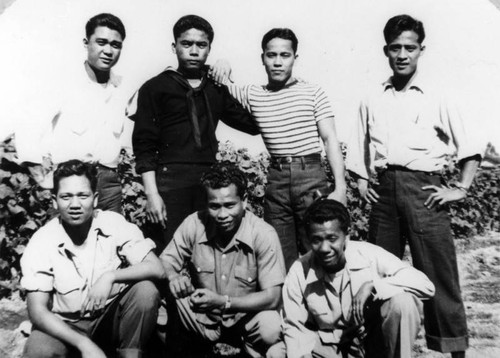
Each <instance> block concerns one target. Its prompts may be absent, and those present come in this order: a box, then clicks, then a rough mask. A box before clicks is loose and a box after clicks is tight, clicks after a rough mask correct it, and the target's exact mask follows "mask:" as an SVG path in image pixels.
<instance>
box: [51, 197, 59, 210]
mask: <svg viewBox="0 0 500 358" xmlns="http://www.w3.org/2000/svg"><path fill="white" fill-rule="evenodd" d="M52 206H53V207H54V209H56V210H57V208H58V205H57V200H56V195H55V194H52Z"/></svg>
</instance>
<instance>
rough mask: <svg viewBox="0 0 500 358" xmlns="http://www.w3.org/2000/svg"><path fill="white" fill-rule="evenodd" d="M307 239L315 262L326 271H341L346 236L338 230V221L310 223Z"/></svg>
mask: <svg viewBox="0 0 500 358" xmlns="http://www.w3.org/2000/svg"><path fill="white" fill-rule="evenodd" d="M308 238H309V241H310V243H311V248H312V251H313V253H314V256H315V258H316V260H317V262H318V263H319V264H320V265H321V266H322V267H323V268H324V269H325V270H326V271H328V272H336V271H339V270H340V269H342V267H343V266H344V262H345V254H344V250H345V247H346V240H347V236H346V234H345V233H344V232H343V231H342V230H341V229H340V227H339V221H338V220H332V221H326V222H324V223H321V224H318V223H311V224H310V226H309V232H308Z"/></svg>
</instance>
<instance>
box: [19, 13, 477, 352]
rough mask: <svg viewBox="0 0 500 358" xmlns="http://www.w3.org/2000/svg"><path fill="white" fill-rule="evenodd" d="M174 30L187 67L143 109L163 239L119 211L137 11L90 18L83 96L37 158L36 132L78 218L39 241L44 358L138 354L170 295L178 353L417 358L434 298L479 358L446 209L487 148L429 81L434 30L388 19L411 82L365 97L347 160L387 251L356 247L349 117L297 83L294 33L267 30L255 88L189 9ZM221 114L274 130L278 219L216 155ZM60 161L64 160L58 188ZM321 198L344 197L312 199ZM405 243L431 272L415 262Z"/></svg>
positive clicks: (432, 342)
mask: <svg viewBox="0 0 500 358" xmlns="http://www.w3.org/2000/svg"><path fill="white" fill-rule="evenodd" d="M173 33H174V42H173V44H172V50H173V51H174V53H175V54H176V56H177V59H178V66H177V68H173V67H168V68H167V69H166V70H165V71H164V72H162V73H161V74H159V75H158V76H156V77H154V78H152V79H151V80H149V81H147V82H146V83H145V84H144V85H143V86H142V87H141V88H140V89H139V91H138V92H137V93H136V94H135V95H134V97H133V99H132V100H131V101H130V102H129V104H128V114H129V116H130V118H131V119H132V120H133V121H134V129H133V134H132V144H133V151H134V154H135V156H136V171H137V172H138V173H139V174H141V176H142V180H143V184H144V189H145V194H146V198H147V208H146V211H147V218H148V219H149V222H150V224H151V225H147V226H148V231H147V232H148V236H151V238H152V239H153V240H151V239H146V238H145V237H144V236H143V233H142V232H141V231H140V230H139V229H138V228H137V227H135V226H134V225H133V224H130V223H127V222H126V221H125V219H124V218H122V217H121V216H120V215H119V214H117V213H112V212H110V211H118V212H119V211H120V204H119V203H120V197H121V191H120V186H119V178H118V176H117V171H116V165H117V162H118V155H119V151H120V146H119V144H118V143H119V141H120V137H121V135H122V133H123V131H124V126H125V121H126V119H125V116H124V113H125V104H126V102H127V101H125V100H124V98H121V97H120V96H118V95H115V94H116V92H115V90H116V88H118V87H119V84H120V83H119V80H118V77H116V76H115V75H114V74H113V73H112V72H111V68H112V67H113V66H114V65H115V64H116V62H117V61H118V59H119V56H120V51H121V48H122V45H123V41H124V39H125V28H124V26H123V24H122V22H121V21H120V19H118V18H117V17H115V16H113V15H111V14H100V15H97V16H95V17H93V18H91V19H90V20H89V22H88V23H87V26H86V37H85V39H84V45H85V46H86V48H87V53H88V56H87V60H86V61H85V64H84V66H85V72H86V78H85V81H82V83H80V84H79V85H81V86H82V88H83V91H82V94H81V96H73V97H72V96H71V93H73V92H72V91H68V93H69V95H68V98H66V99H65V101H63V105H62V106H61V107H60V108H59V109H58V110H57V111H56V112H55V113H54V116H53V118H52V119H51V120H50V123H47V126H46V128H44V130H42V131H41V132H39V133H38V134H37V135H38V137H37V138H36V139H37V140H38V143H40V146H37V145H35V146H34V147H35V148H37V149H38V152H36V153H35V152H34V151H33V150H30V149H32V147H33V144H34V143H30V144H31V147H30V146H29V145H25V146H23V144H22V143H23V142H22V140H21V148H20V156H21V159H22V158H23V153H28V154H29V153H31V155H26V156H25V159H26V160H25V161H26V162H28V166H29V168H30V169H31V171H32V172H33V173H34V174H36V175H38V178H39V179H40V178H41V180H40V182H42V183H45V184H46V183H47V182H49V183H50V184H52V185H49V186H53V198H54V205H55V207H56V209H57V211H58V212H59V214H60V215H59V217H57V218H55V219H53V220H52V221H50V222H49V223H48V224H46V225H45V226H44V227H43V228H41V229H40V230H39V231H38V232H36V233H35V234H34V236H33V238H32V239H31V240H30V243H29V244H28V246H27V248H26V251H25V254H24V255H23V258H22V261H21V265H22V270H23V278H22V285H23V286H24V287H25V288H26V290H27V292H28V311H29V314H30V318H31V320H32V322H33V327H34V328H33V332H32V334H31V336H30V338H29V339H28V343H27V345H26V348H25V354H26V356H27V357H52V356H70V355H71V354H73V353H75V352H76V353H78V352H79V354H81V356H82V357H99V356H105V355H113V354H117V355H118V356H123V357H139V356H141V355H142V354H143V352H147V345H148V340H149V339H150V337H151V336H152V332H153V330H154V328H155V324H156V318H157V314H158V307H159V305H160V297H161V296H163V298H164V300H165V301H166V302H167V305H166V306H167V312H168V324H167V333H166V345H167V351H168V353H169V354H171V355H172V356H174V355H178V356H197V355H200V354H204V353H206V352H207V349H208V348H207V346H209V345H210V344H212V343H214V342H218V341H222V342H230V343H232V344H236V345H240V346H241V347H242V349H243V351H244V352H245V353H246V354H247V355H249V356H251V357H260V356H268V357H285V356H288V357H377V356H380V357H410V356H411V351H412V343H413V341H414V339H415V338H416V336H417V333H418V331H419V329H420V325H421V321H422V317H423V314H422V306H423V308H424V310H425V321H424V324H425V330H426V338H427V343H428V346H429V348H431V349H434V350H437V351H441V352H451V353H452V357H455V358H457V357H464V356H465V350H466V349H467V346H468V341H467V327H466V322H465V313H464V307H463V303H462V299H461V296H460V289H459V283H458V273H457V264H456V257H455V249H454V246H453V240H452V237H451V231H450V222H449V218H448V215H447V211H446V204H447V203H449V202H451V201H455V200H460V199H463V198H464V197H465V196H466V194H467V189H468V188H469V187H470V185H471V184H472V181H473V177H474V173H475V170H476V167H477V165H478V163H479V160H480V155H479V153H478V152H477V151H474V149H473V147H472V146H471V145H470V143H469V142H468V139H467V135H466V131H465V129H464V125H463V123H462V120H461V118H460V116H459V113H458V111H457V109H456V108H455V107H454V106H453V105H451V104H450V101H448V100H447V99H445V98H443V93H442V92H441V91H439V90H438V89H436V88H435V87H433V85H432V84H429V83H428V82H426V81H424V79H423V77H422V76H421V75H420V74H419V73H418V71H417V65H418V60H419V57H420V56H421V55H422V54H423V52H424V46H423V45H422V43H423V40H424V37H425V33H424V28H423V25H422V23H421V22H420V21H418V20H415V19H413V18H411V17H410V16H408V15H400V16H396V17H393V18H391V19H390V20H389V21H388V22H387V24H386V27H385V29H384V37H385V40H386V46H385V47H384V52H385V54H386V56H387V58H388V59H389V65H390V67H391V69H392V71H393V76H391V78H390V79H389V80H387V81H386V82H384V84H383V85H382V86H381V87H380V89H379V90H378V91H377V92H376V93H374V94H372V95H370V97H369V98H368V99H367V100H366V101H363V102H362V105H361V109H360V114H359V118H358V120H357V121H356V124H355V127H356V128H355V131H354V133H353V137H352V140H350V141H349V143H348V155H347V168H348V169H349V170H350V171H351V172H352V173H353V174H354V175H355V177H356V179H357V182H358V188H359V192H360V194H361V196H362V197H363V198H364V199H365V200H366V201H367V202H370V203H371V204H372V212H371V218H370V241H371V242H372V243H365V242H353V241H350V240H349V235H348V232H349V226H350V219H349V213H348V211H347V209H346V206H345V205H346V182H345V179H344V164H343V163H344V161H343V157H342V153H341V150H340V146H339V142H338V139H337V135H336V132H335V125H334V114H333V111H332V108H331V106H330V103H329V101H328V98H327V97H326V94H325V93H324V91H323V90H322V89H321V88H320V87H318V86H316V85H313V84H309V83H307V82H305V81H303V80H297V79H296V78H295V77H294V76H293V66H294V62H295V60H296V59H297V48H298V40H297V37H296V36H295V34H294V33H293V31H291V30H290V29H272V30H270V31H269V32H268V33H266V34H265V35H264V37H263V40H262V51H263V53H262V63H263V65H264V67H265V69H266V72H267V75H268V83H267V85H264V86H256V85H251V86H245V87H237V86H235V85H227V86H226V85H224V84H223V85H220V84H217V83H216V82H215V80H214V78H224V77H226V76H227V73H225V72H224V71H225V69H224V68H221V67H227V66H221V67H218V66H215V67H214V68H209V67H208V66H207V65H206V61H207V58H208V55H209V52H210V49H211V45H212V41H213V38H214V32H213V29H212V27H211V25H210V24H209V23H208V22H207V21H206V20H205V19H203V18H201V17H199V16H196V15H187V16H184V17H182V18H181V19H179V20H178V21H177V23H176V24H175V26H174V28H173ZM221 82H224V81H223V80H222V81H221ZM84 96H88V97H86V98H85V105H83V102H82V97H84ZM94 104H95V105H94ZM118 104H122V105H123V107H122V108H119V107H120V106H119V105H118ZM219 120H222V121H224V122H225V123H226V124H228V125H230V126H232V127H234V128H236V129H239V130H242V131H244V132H247V133H250V134H254V135H256V134H259V133H260V134H261V135H262V137H263V139H264V143H265V144H266V147H267V149H268V151H269V153H270V155H271V163H270V167H269V173H268V186H267V189H266V194H265V208H264V210H265V221H264V220H262V219H260V218H258V217H256V216H255V215H254V214H252V213H251V212H250V211H248V210H246V206H247V193H246V189H247V179H246V177H245V175H244V173H242V172H241V171H240V170H239V169H237V168H236V167H235V166H234V165H232V164H227V163H221V164H216V163H215V162H216V159H215V155H216V152H217V148H218V147H217V138H216V136H215V128H216V126H217V123H218V121H219ZM21 139H22V136H21ZM31 139H33V135H32V136H31ZM321 141H322V142H323V143H324V151H325V153H326V156H327V161H328V163H329V165H330V167H331V168H332V172H333V176H334V179H335V186H334V188H333V190H331V189H330V188H329V186H330V185H329V182H328V180H327V177H326V174H325V170H324V168H323V165H322V160H321V153H322V150H323V149H322V146H321ZM454 148H456V149H458V159H459V161H460V163H461V165H462V168H463V169H462V176H461V179H460V181H459V182H457V183H454V185H453V186H447V185H443V184H442V183H441V177H440V175H439V174H440V171H441V169H442V168H443V166H444V165H445V163H446V156H447V155H448V154H450V153H451V152H452V151H453V150H454ZM47 160H49V161H50V160H51V161H53V162H54V163H56V164H59V165H58V166H57V169H56V171H55V172H54V174H53V180H52V178H50V176H49V178H48V179H46V178H45V177H46V176H47V174H49V171H48V170H47V168H46V167H44V165H43V163H44V162H46V161H47ZM375 172H376V173H377V176H378V182H377V184H376V185H373V186H372V185H371V184H370V183H371V178H372V174H373V173H375ZM318 191H319V192H321V193H322V194H326V195H324V196H323V197H320V198H317V199H314V197H315V196H314V194H315V192H318ZM117 203H118V204H117ZM155 233H158V235H155ZM407 240H408V242H409V244H410V248H411V253H412V257H413V265H414V267H411V266H409V265H408V264H406V263H403V262H402V261H401V258H402V256H403V253H404V247H405V243H406V241H407ZM419 270H420V271H419ZM167 286H168V288H169V289H168V290H166V289H165V288H166V287H167ZM159 292H161V294H160V293H159ZM422 300H424V303H422ZM149 353H152V352H149ZM152 355H153V356H154V353H153V354H152Z"/></svg>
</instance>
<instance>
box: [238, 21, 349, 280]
mask: <svg viewBox="0 0 500 358" xmlns="http://www.w3.org/2000/svg"><path fill="white" fill-rule="evenodd" d="M297 44H298V40H297V37H296V36H295V34H294V33H293V31H292V30H290V29H286V28H275V29H272V30H270V31H269V32H268V33H266V34H265V35H264V37H263V39H262V51H263V53H262V62H263V65H264V67H265V68H266V72H267V75H268V83H267V85H265V86H257V85H249V86H245V87H242V88H239V87H236V86H230V92H231V93H232V94H233V96H234V97H235V98H236V99H238V101H239V102H241V103H242V104H243V105H244V106H245V107H246V108H247V109H248V110H250V111H251V113H252V115H253V117H254V118H255V120H256V122H257V125H258V127H259V129H260V132H261V134H262V137H263V139H264V143H265V145H266V147H267V150H268V151H269V154H271V165H270V168H269V173H268V185H267V189H266V201H265V211H264V215H265V219H266V221H267V222H269V223H270V224H271V225H272V226H273V227H274V228H275V229H276V231H277V232H278V235H279V237H280V241H281V246H282V248H283V254H284V256H285V263H286V267H287V270H288V268H289V267H290V266H291V265H292V263H293V262H294V261H295V260H296V259H297V258H298V257H299V255H300V254H304V253H306V252H307V251H308V250H309V248H310V247H309V244H308V242H307V238H306V235H305V231H304V228H303V225H302V217H303V214H304V212H305V209H306V208H307V207H308V206H309V204H310V203H311V202H312V201H313V195H314V193H315V192H317V191H319V192H321V193H325V192H328V191H330V190H329V183H328V180H327V177H326V174H325V170H324V168H323V166H322V164H321V163H322V162H321V152H322V147H321V143H320V142H321V141H320V138H321V139H322V140H323V143H324V148H325V152H326V156H327V159H328V163H329V164H330V167H331V168H332V172H333V175H334V177H335V190H334V191H333V192H332V193H331V194H330V195H329V198H330V199H335V200H338V201H340V202H342V203H344V204H345V203H346V182H345V178H344V162H343V158H342V153H341V150H340V146H339V141H338V139H337V134H336V131H335V123H334V114H333V112H332V108H331V106H330V102H329V101H328V98H327V96H326V94H325V92H324V91H323V90H322V89H321V88H320V87H319V86H317V85H313V84H309V83H304V82H303V81H298V80H297V79H295V78H294V77H293V74H292V71H293V65H294V62H295V60H296V58H297Z"/></svg>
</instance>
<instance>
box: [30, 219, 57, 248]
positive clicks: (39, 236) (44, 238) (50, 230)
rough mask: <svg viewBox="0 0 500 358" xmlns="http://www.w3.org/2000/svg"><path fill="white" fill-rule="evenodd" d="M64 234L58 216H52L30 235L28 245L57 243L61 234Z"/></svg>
mask: <svg viewBox="0 0 500 358" xmlns="http://www.w3.org/2000/svg"><path fill="white" fill-rule="evenodd" d="M63 234H64V230H63V228H62V225H61V223H60V220H59V217H56V218H53V219H52V220H50V221H48V222H47V223H45V225H43V226H42V227H40V228H39V229H38V230H37V231H36V232H35V233H34V234H33V236H32V237H31V239H30V241H29V243H28V245H30V246H35V245H43V246H46V247H48V246H50V245H51V244H58V243H60V241H61V235H63Z"/></svg>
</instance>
